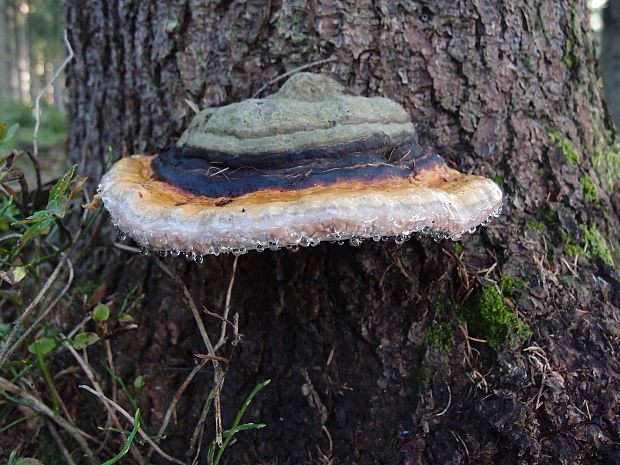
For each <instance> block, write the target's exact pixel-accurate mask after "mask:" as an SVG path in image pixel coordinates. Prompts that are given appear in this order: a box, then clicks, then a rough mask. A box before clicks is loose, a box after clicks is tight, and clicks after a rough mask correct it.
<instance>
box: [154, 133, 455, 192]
mask: <svg viewBox="0 0 620 465" xmlns="http://www.w3.org/2000/svg"><path fill="white" fill-rule="evenodd" d="M443 164H445V162H444V160H443V158H442V157H440V156H439V155H423V154H421V149H420V147H419V145H418V143H417V138H416V137H415V136H410V135H409V136H403V137H402V138H401V140H400V141H399V142H398V143H397V144H394V143H392V142H391V139H390V138H389V137H388V136H386V135H384V134H377V135H374V136H371V137H368V138H364V139H360V140H356V141H352V142H348V143H345V144H340V145H334V146H328V147H318V148H309V149H303V150H298V151H294V150H291V151H288V152H279V153H258V154H250V155H248V154H230V153H224V152H217V151H213V150H206V149H203V148H198V147H182V148H180V147H177V146H173V147H171V148H170V149H168V150H166V151H164V152H161V153H160V154H159V155H158V156H157V157H156V158H155V159H154V160H153V162H152V168H153V177H154V178H155V179H157V180H160V181H164V182H167V183H169V184H171V185H174V186H177V187H180V188H182V189H184V190H186V191H189V192H192V193H194V194H197V195H202V196H205V197H209V198H220V197H238V196H241V195H244V194H247V193H251V192H256V191H260V190H266V189H273V190H280V191H287V190H298V189H305V188H308V187H314V186H319V185H330V184H334V183H337V182H342V181H352V180H356V181H362V182H363V181H371V180H375V181H376V180H378V179H386V180H387V179H395V178H401V179H403V178H407V177H410V176H415V175H416V174H417V173H418V172H420V171H421V170H422V169H428V168H432V167H434V166H436V165H443Z"/></svg>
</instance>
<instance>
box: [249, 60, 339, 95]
mask: <svg viewBox="0 0 620 465" xmlns="http://www.w3.org/2000/svg"><path fill="white" fill-rule="evenodd" d="M337 59H338V58H337V57H335V56H333V57H329V58H325V59H324V60H318V61H313V62H311V63H306V64H305V65H301V66H298V67H297V68H293V69H291V70H290V71H287V72H286V73H283V74H280V75H279V76H277V77H275V78H273V79H272V80H271V81H269V82H268V83H267V84H265V85H264V86H263V87H261V88H260V89H258V90H257V91H256V92H254V94H253V95H252V98H256V97H258V96H259V95H260V94H262V93H263V91H264V90H265V89H267V88H269V86H272V85H273V84H275V83H276V82H279V81H281V80H282V79H286V78H287V77H289V76H292V75H293V74H295V73H299V72H300V71H303V70H305V69H309V68H314V67H315V66H321V65H324V64H325V63H331V62H332V61H336V60H337Z"/></svg>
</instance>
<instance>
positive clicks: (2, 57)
mask: <svg viewBox="0 0 620 465" xmlns="http://www.w3.org/2000/svg"><path fill="white" fill-rule="evenodd" d="M6 18H7V10H6V0H0V101H2V100H7V99H8V97H9V96H10V92H11V87H10V81H9V73H8V69H9V68H8V62H7V59H6V57H7V37H8V35H9V31H8V29H7V27H6V26H7V20H6Z"/></svg>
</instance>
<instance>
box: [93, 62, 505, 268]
mask: <svg viewBox="0 0 620 465" xmlns="http://www.w3.org/2000/svg"><path fill="white" fill-rule="evenodd" d="M97 195H98V197H99V198H100V199H101V200H102V201H103V203H104V205H105V208H106V209H107V210H108V211H109V212H110V215H111V218H112V221H113V223H114V224H115V225H116V226H117V227H118V228H119V229H120V230H121V231H123V232H124V233H126V234H128V235H129V236H131V237H132V238H133V239H134V240H136V242H138V243H139V244H140V245H141V246H142V247H144V248H148V249H154V250H161V251H170V252H171V253H172V254H173V255H178V254H180V253H181V252H184V253H186V254H187V255H188V256H191V257H194V258H195V257H201V256H202V255H205V254H216V255H217V254H219V253H225V252H233V253H235V254H242V253H245V252H246V251H248V250H252V249H256V250H258V251H262V250H265V249H267V248H270V249H272V250H276V249H278V248H281V247H289V248H293V249H296V248H297V247H298V246H300V245H301V246H309V245H317V244H318V243H319V242H321V241H339V242H340V241H344V240H349V241H350V242H351V244H354V245H358V244H359V243H360V242H361V241H362V240H364V239H369V238H372V239H374V240H380V239H381V238H386V237H395V238H396V241H397V242H400V241H403V240H405V239H406V238H408V237H410V235H411V234H413V233H416V232H421V233H426V234H431V235H432V236H433V237H435V238H437V239H439V238H452V239H454V240H457V239H459V238H460V237H461V235H462V234H464V233H465V232H473V231H475V229H476V227H477V226H479V225H481V224H486V223H487V222H488V221H489V220H490V219H491V218H492V217H493V216H498V215H499V212H500V210H501V205H502V192H501V190H500V189H499V187H498V186H497V185H496V184H495V183H494V182H492V181H491V180H489V179H486V178H483V177H480V176H475V175H468V174H462V173H459V172H458V171H456V170H454V169H452V168H449V167H448V166H447V165H446V163H445V161H444V160H443V158H441V157H440V156H439V155H433V154H430V155H429V154H424V153H423V152H422V150H421V149H420V147H419V145H418V140H417V134H416V131H415V128H414V126H413V123H412V122H411V120H410V118H409V115H408V114H407V112H406V111H405V110H404V109H403V108H402V107H401V106H400V105H398V104H397V103H396V102H394V101H392V100H389V99H386V98H381V97H373V98H365V97H359V96H355V95H352V94H350V93H349V92H348V91H347V90H346V89H345V88H344V87H343V86H341V85H340V84H339V83H337V82H336V81H334V80H333V79H331V78H328V77H326V76H323V75H316V74H310V73H299V74H296V75H294V76H292V77H291V78H289V80H288V81H287V82H286V83H285V84H284V85H283V86H282V88H281V89H280V90H279V91H278V92H277V93H275V94H273V95H271V96H269V97H266V98H263V99H249V100H245V101H242V102H238V103H233V104H231V105H227V106H224V107H220V108H215V109H207V110H203V111H202V112H200V113H199V114H198V115H196V117H195V118H194V120H193V121H192V123H191V124H190V126H189V128H188V129H187V130H186V131H185V132H184V133H183V135H182V136H181V138H180V140H179V142H178V143H177V144H176V145H174V146H173V147H171V148H170V149H168V150H166V151H163V152H161V153H159V154H157V155H133V156H131V157H127V158H123V159H121V160H119V161H118V162H117V163H116V164H115V165H114V166H113V167H112V169H110V171H109V172H107V173H106V174H105V175H104V176H103V178H102V180H101V184H100V187H99V192H98V194H97Z"/></svg>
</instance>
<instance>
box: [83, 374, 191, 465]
mask: <svg viewBox="0 0 620 465" xmlns="http://www.w3.org/2000/svg"><path fill="white" fill-rule="evenodd" d="M79 387H80V388H81V389H84V390H85V391H88V392H90V393H91V394H93V395H94V396H96V397H98V398H99V399H101V401H103V403H104V405H109V406H111V407H113V408H114V409H115V410H117V411H118V412H119V413H120V414H121V415H123V416H124V417H125V418H126V419H127V420H128V421H129V423H131V425H132V426H134V424H135V423H134V419H133V417H132V416H131V415H130V414H129V413H128V412H127V411H126V410H125V409H124V408H123V407H121V406H120V405H118V404H117V403H116V402H114V401H113V400H112V399H108V398H107V397H106V396H105V395H103V394H102V393H100V392H97V391H96V390H94V389H93V388H91V387H90V386H86V385H85V384H81V385H80V386H79ZM138 434H140V437H141V438H142V439H144V440H145V441H146V442H147V443H148V444H149V445H150V446H151V447H152V448H153V449H155V451H156V452H157V453H158V454H159V455H161V456H162V457H163V458H165V459H166V460H168V461H170V462H172V463H177V464H179V465H185V463H183V462H181V461H180V460H179V459H177V458H175V457H173V456H171V455H168V454H166V453H165V452H164V451H163V450H161V448H160V447H159V446H158V445H157V444H156V443H155V442H154V441H153V440H152V439H151V438H150V436H149V435H148V434H146V433H145V432H144V430H143V429H142V428H141V427H140V428H138Z"/></svg>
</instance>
